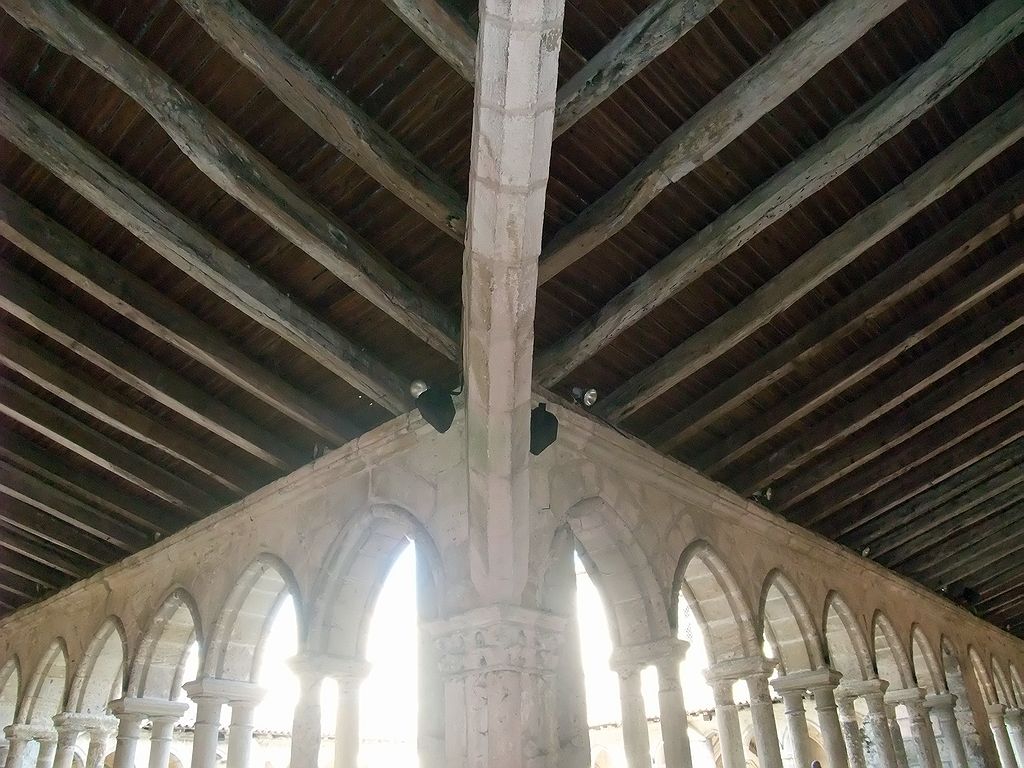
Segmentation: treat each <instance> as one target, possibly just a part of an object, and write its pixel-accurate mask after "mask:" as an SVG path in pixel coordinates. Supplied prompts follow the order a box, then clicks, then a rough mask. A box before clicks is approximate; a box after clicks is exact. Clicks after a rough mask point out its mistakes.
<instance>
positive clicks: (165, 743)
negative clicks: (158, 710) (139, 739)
mask: <svg viewBox="0 0 1024 768" xmlns="http://www.w3.org/2000/svg"><path fill="white" fill-rule="evenodd" d="M149 722H150V731H149V768H167V766H168V764H169V763H170V760H171V741H172V739H173V737H174V725H175V723H177V722H178V718H177V717H176V716H174V715H156V716H154V717H151V718H150V721H149Z"/></svg>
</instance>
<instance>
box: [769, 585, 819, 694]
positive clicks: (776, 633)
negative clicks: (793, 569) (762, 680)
mask: <svg viewBox="0 0 1024 768" xmlns="http://www.w3.org/2000/svg"><path fill="white" fill-rule="evenodd" d="M758 627H759V628H760V630H761V635H762V636H763V637H764V638H765V640H767V641H768V642H769V643H770V644H771V646H772V649H773V651H774V652H775V654H776V656H777V658H778V661H779V664H780V672H781V673H782V674H789V673H792V672H797V671H800V670H808V669H820V668H821V667H824V666H825V654H824V653H823V651H822V643H821V636H820V635H819V634H818V630H817V627H816V626H815V623H814V618H813V617H812V615H811V612H810V610H808V608H807V603H806V601H805V600H804V598H803V595H801V594H800V591H799V590H798V589H797V587H796V585H795V584H793V582H792V581H791V580H790V579H789V577H788V576H786V575H785V574H784V573H782V571H780V570H778V569H776V570H773V571H772V572H771V573H769V574H768V576H767V577H766V578H765V580H764V586H763V587H762V589H761V605H760V611H759V614H758Z"/></svg>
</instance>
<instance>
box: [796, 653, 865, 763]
mask: <svg viewBox="0 0 1024 768" xmlns="http://www.w3.org/2000/svg"><path fill="white" fill-rule="evenodd" d="M812 674H813V675H815V678H814V679H811V680H808V681H807V687H808V690H810V692H811V695H812V696H814V709H815V710H816V711H817V713H818V728H820V729H821V738H822V741H824V742H825V745H824V746H825V756H826V758H827V759H828V768H850V757H849V754H848V753H847V750H846V741H845V740H844V738H843V728H842V725H841V724H840V722H839V711H838V707H837V706H836V695H835V692H836V686H837V685H838V684H839V681H840V679H841V678H842V675H840V674H839V673H838V672H836V671H834V670H831V669H821V670H816V671H815V672H813V673H812ZM854 723H856V720H855V721H854Z"/></svg>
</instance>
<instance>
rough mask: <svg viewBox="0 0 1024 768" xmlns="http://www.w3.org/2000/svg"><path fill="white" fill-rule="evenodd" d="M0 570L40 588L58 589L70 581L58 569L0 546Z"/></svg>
mask: <svg viewBox="0 0 1024 768" xmlns="http://www.w3.org/2000/svg"><path fill="white" fill-rule="evenodd" d="M0 547H2V545H0ZM0 571H4V573H5V574H11V575H13V576H17V577H19V578H22V579H25V580H27V581H30V582H32V583H33V584H36V585H37V586H38V588H39V589H40V590H47V589H60V588H61V587H64V586H67V585H68V584H69V583H70V581H71V580H70V579H69V578H68V577H67V576H66V575H62V574H61V573H60V572H59V571H57V570H55V569H53V568H47V567H46V566H44V565H42V564H40V563H37V562H36V561H35V560H32V559H31V558H28V557H25V556H24V555H22V554H19V553H18V552H15V551H14V550H11V549H2V548H0ZM0 578H6V577H0Z"/></svg>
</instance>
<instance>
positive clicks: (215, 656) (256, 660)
mask: <svg viewBox="0 0 1024 768" xmlns="http://www.w3.org/2000/svg"><path fill="white" fill-rule="evenodd" d="M289 597H290V598H291V599H292V601H293V602H294V605H295V615H296V618H297V621H298V625H299V637H302V636H303V635H304V634H305V633H304V629H303V627H304V613H303V610H302V600H301V597H300V595H299V588H298V584H297V582H296V580H295V577H294V575H293V574H292V571H291V569H290V568H289V567H288V566H287V565H286V564H285V563H284V562H283V561H282V560H281V559H280V558H278V557H276V556H274V555H271V554H266V553H264V554H261V555H259V556H257V557H256V558H255V559H254V560H253V561H252V562H251V563H250V564H249V565H248V566H246V568H245V570H244V571H243V572H242V574H241V576H239V578H238V581H237V583H236V584H235V587H234V589H232V590H231V594H229V595H228V598H227V600H226V601H225V602H224V605H223V606H222V608H221V610H220V613H219V614H218V616H217V620H216V622H215V623H214V625H213V629H212V630H211V632H210V641H209V643H208V645H207V648H206V653H205V654H204V655H203V667H202V669H203V675H204V676H207V677H215V678H219V679H221V680H240V681H243V682H250V683H254V682H256V677H257V675H258V674H259V670H260V663H261V660H262V658H263V650H264V647H265V641H266V638H267V635H268V634H269V632H270V627H271V624H272V623H273V621H274V619H275V618H276V617H277V614H278V611H279V610H280V608H281V606H282V605H283V604H284V603H285V602H286V601H287V600H288V598H289Z"/></svg>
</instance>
